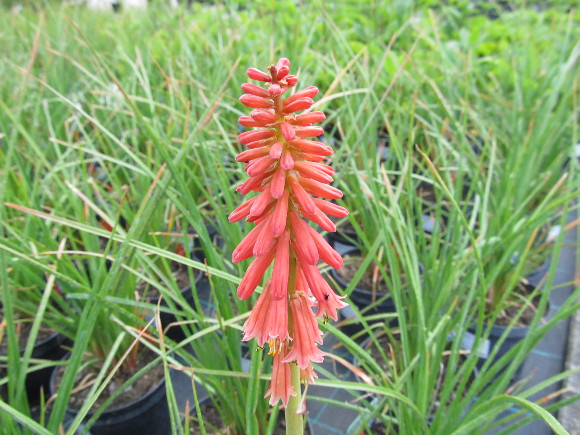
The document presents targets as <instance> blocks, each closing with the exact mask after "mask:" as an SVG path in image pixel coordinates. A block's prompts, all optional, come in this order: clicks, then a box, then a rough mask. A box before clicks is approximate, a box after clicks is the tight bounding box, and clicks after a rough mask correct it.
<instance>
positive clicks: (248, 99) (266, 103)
mask: <svg viewBox="0 0 580 435" xmlns="http://www.w3.org/2000/svg"><path fill="white" fill-rule="evenodd" d="M240 101H241V102H242V104H243V105H245V106H248V107H251V108H252V109H269V108H270V107H274V103H272V102H271V101H270V100H267V99H265V98H262V97H257V96H255V95H251V94H244V95H242V96H241V97H240Z"/></svg>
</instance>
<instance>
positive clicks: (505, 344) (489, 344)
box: [461, 284, 550, 378]
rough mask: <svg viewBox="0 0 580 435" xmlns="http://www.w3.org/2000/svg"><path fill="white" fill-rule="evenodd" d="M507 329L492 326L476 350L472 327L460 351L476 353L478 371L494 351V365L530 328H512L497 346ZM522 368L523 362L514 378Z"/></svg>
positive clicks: (546, 313) (547, 311) (547, 312)
mask: <svg viewBox="0 0 580 435" xmlns="http://www.w3.org/2000/svg"><path fill="white" fill-rule="evenodd" d="M527 287H529V288H532V289H533V286H531V285H529V284H528V285H527ZM549 311H550V310H549V306H548V307H547V308H546V312H545V314H544V316H545V317H546V316H548V315H549ZM483 327H484V330H485V329H486V328H487V325H485V324H484V325H483ZM507 329H508V327H507V326H503V325H492V327H491V329H490V332H489V336H488V337H487V339H486V340H480V343H479V345H478V347H477V349H475V348H474V345H475V338H476V335H475V334H476V332H477V327H476V326H475V325H474V326H472V327H469V328H468V329H467V331H466V333H465V335H464V336H463V341H462V343H461V347H462V349H466V350H470V351H471V352H474V353H476V354H477V355H478V356H479V360H478V361H477V364H476V367H477V368H478V369H481V368H482V367H483V365H484V364H485V362H486V361H487V360H488V359H489V358H491V355H492V353H493V352H494V351H496V349H497V351H496V353H495V355H494V357H493V361H492V364H495V363H496V362H497V361H499V360H500V359H501V358H502V357H503V356H504V355H505V354H506V353H508V352H509V351H510V350H511V349H513V348H514V347H515V346H516V345H517V344H518V343H519V342H520V341H521V340H523V339H524V337H525V336H526V335H527V334H528V332H529V331H530V327H529V326H514V327H512V328H511V329H510V330H509V332H507V335H506V337H505V339H504V340H503V341H502V343H501V344H499V341H500V339H501V338H502V336H503V335H504V334H505V333H506V331H507ZM522 366H523V362H522V364H521V365H520V366H519V367H518V369H517V371H516V373H515V375H514V377H516V378H517V377H518V376H519V373H520V371H521V368H522Z"/></svg>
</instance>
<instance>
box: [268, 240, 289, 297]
mask: <svg viewBox="0 0 580 435" xmlns="http://www.w3.org/2000/svg"><path fill="white" fill-rule="evenodd" d="M289 264H290V233H289V232H288V231H287V230H286V231H284V234H282V236H281V237H280V238H279V239H278V244H277V248H276V257H275V260H274V270H273V272H272V288H271V291H272V299H274V300H276V301H278V300H280V299H283V298H285V297H286V296H288V273H289Z"/></svg>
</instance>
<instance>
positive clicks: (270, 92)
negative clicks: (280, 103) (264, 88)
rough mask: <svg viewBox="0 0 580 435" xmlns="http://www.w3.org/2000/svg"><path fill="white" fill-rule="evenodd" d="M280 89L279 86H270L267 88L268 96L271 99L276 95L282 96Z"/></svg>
mask: <svg viewBox="0 0 580 435" xmlns="http://www.w3.org/2000/svg"><path fill="white" fill-rule="evenodd" d="M282 92H283V91H282V88H281V87H280V85H270V87H269V88H268V95H269V96H271V97H277V96H278V95H282Z"/></svg>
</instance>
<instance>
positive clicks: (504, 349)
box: [461, 325, 530, 377]
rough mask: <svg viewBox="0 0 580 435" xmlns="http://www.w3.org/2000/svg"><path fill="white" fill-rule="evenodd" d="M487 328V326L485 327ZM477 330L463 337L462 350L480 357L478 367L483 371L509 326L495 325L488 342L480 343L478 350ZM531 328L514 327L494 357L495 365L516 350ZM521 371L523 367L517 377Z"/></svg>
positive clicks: (470, 330) (474, 329) (474, 328)
mask: <svg viewBox="0 0 580 435" xmlns="http://www.w3.org/2000/svg"><path fill="white" fill-rule="evenodd" d="M484 328H485V325H484ZM476 330H477V328H476V327H475V326H474V327H471V328H468V330H467V332H466V333H465V335H464V336H463V341H462V342H461V348H462V349H466V350H470V351H472V352H475V353H476V354H477V355H478V356H479V360H478V361H477V364H476V367H477V368H478V369H479V370H481V368H482V367H483V365H484V364H485V362H486V361H487V360H488V359H489V358H490V357H491V353H492V352H493V351H494V349H495V348H496V347H497V346H498V343H499V340H500V338H501V337H502V336H503V335H504V334H505V332H506V330H507V326H501V325H493V326H492V327H491V331H490V333H489V337H488V338H487V340H483V341H480V343H479V346H478V348H477V349H474V347H473V346H474V344H475V338H476V336H475V333H476ZM529 330H530V328H529V327H528V326H522V327H513V328H512V329H511V330H510V331H509V333H508V335H507V336H506V338H505V340H504V341H503V342H502V343H501V345H500V346H499V348H498V350H497V353H496V354H495V356H494V359H493V362H494V363H495V362H496V361H498V360H499V359H500V358H501V357H503V356H504V355H505V354H506V353H508V352H509V351H510V350H511V349H513V348H514V346H515V345H517V344H518V343H519V342H520V341H521V340H522V339H523V338H524V337H525V336H526V334H527V333H528V332H529ZM520 369H521V366H520V367H519V368H518V370H517V372H516V377H517V375H518V373H519V371H520Z"/></svg>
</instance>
